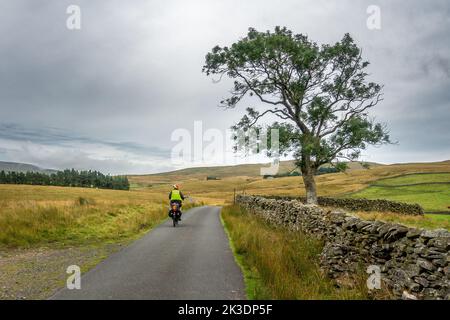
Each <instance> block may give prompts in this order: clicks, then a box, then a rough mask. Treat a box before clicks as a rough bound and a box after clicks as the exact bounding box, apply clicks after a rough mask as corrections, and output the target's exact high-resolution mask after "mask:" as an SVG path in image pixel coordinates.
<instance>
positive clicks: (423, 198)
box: [351, 173, 450, 212]
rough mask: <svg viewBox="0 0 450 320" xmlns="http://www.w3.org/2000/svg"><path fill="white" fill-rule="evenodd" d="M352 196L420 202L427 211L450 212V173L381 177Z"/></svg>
mask: <svg viewBox="0 0 450 320" xmlns="http://www.w3.org/2000/svg"><path fill="white" fill-rule="evenodd" d="M351 197H355V198H367V199H388V200H393V201H401V202H406V203H418V204H419V205H421V206H422V207H423V208H424V209H425V211H426V212H438V211H439V212H445V211H448V212H450V209H449V207H450V173H430V174H409V175H404V176H399V177H395V178H390V179H381V180H378V181H376V182H374V183H373V184H372V185H371V186H369V187H368V188H366V189H364V190H361V191H359V192H356V193H353V194H351Z"/></svg>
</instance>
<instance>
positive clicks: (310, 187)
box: [302, 168, 317, 204]
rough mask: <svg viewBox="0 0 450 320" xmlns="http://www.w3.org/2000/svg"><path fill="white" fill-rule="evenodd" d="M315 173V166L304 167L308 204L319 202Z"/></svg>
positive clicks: (303, 175)
mask: <svg viewBox="0 0 450 320" xmlns="http://www.w3.org/2000/svg"><path fill="white" fill-rule="evenodd" d="M314 174H315V170H314V169H313V168H302V177H303V182H304V183H305V189H306V203H307V204H317V191H316V181H315V180H314Z"/></svg>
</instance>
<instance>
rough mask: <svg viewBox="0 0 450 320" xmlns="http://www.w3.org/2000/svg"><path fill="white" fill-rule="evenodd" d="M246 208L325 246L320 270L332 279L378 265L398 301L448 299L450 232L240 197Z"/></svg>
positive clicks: (296, 203)
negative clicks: (301, 232) (367, 219)
mask: <svg viewBox="0 0 450 320" xmlns="http://www.w3.org/2000/svg"><path fill="white" fill-rule="evenodd" d="M236 201H237V203H238V204H239V205H241V206H242V207H245V208H246V209H248V210H249V211H250V212H253V213H255V214H257V215H259V216H261V217H262V218H264V219H265V220H267V221H269V222H270V223H272V224H275V225H281V226H284V227H287V228H289V229H290V230H294V231H296V230H302V231H303V232H306V233H309V234H311V235H314V236H317V237H319V238H320V239H322V240H323V241H324V248H323V251H322V253H321V255H320V261H321V265H322V267H323V268H324V269H325V270H326V271H327V273H328V275H329V276H330V277H332V278H340V277H341V276H344V275H347V274H353V273H354V272H355V271H356V270H358V268H360V267H361V266H362V265H363V266H365V267H368V266H376V267H378V268H379V270H380V271H381V281H382V282H383V283H384V284H385V285H386V286H387V287H388V288H389V289H390V290H391V291H392V292H393V294H394V296H395V297H396V298H408V299H447V300H449V299H450V292H449V288H450V267H449V255H448V253H449V249H450V233H449V232H448V231H446V230H443V229H439V230H433V231H430V230H423V229H416V228H409V227H406V226H403V225H400V224H394V223H385V222H381V221H366V220H362V219H360V218H357V217H353V216H351V215H348V214H346V213H345V212H340V211H327V210H324V209H322V208H320V207H318V206H312V205H305V204H303V203H302V202H301V201H298V200H276V199H266V198H263V197H255V196H245V195H238V196H237V198H236Z"/></svg>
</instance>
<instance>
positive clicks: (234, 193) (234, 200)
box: [233, 188, 236, 204]
mask: <svg viewBox="0 0 450 320" xmlns="http://www.w3.org/2000/svg"><path fill="white" fill-rule="evenodd" d="M233 204H236V188H234V189H233Z"/></svg>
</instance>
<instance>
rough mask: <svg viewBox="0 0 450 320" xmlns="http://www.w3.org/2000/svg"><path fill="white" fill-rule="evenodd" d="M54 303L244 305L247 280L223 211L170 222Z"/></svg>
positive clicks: (206, 210) (198, 211)
mask: <svg viewBox="0 0 450 320" xmlns="http://www.w3.org/2000/svg"><path fill="white" fill-rule="evenodd" d="M51 299H57V300H59V299H171V300H177V299H182V300H185V299H187V300H196V299H214V300H216V299H245V289H244V282H243V276H242V273H241V270H240V268H239V267H238V265H237V264H236V262H235V260H234V256H233V253H232V251H231V249H230V246H229V242H228V238H227V236H226V234H225V232H224V229H223V226H222V224H221V222H220V208H219V207H211V206H205V207H197V208H193V209H191V210H189V211H187V212H185V213H184V214H183V221H181V223H180V225H179V226H178V227H177V228H174V227H173V226H172V220H168V221H166V222H165V223H163V224H161V225H160V226H158V227H156V228H155V229H153V230H151V231H150V232H149V233H147V234H146V235H145V236H144V237H142V238H141V239H139V240H137V241H135V242H134V243H132V244H131V245H130V246H128V247H126V248H124V249H123V250H121V251H119V252H117V253H115V254H113V255H111V256H110V257H109V258H107V259H105V260H104V261H103V262H101V263H100V264H98V265H97V266H96V267H95V268H94V269H92V270H91V271H89V272H87V273H86V274H84V275H82V277H81V289H80V290H76V289H74V290H68V289H63V290H61V291H59V292H57V293H56V294H55V295H54V296H53V297H51Z"/></svg>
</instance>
